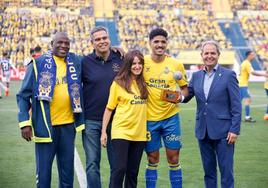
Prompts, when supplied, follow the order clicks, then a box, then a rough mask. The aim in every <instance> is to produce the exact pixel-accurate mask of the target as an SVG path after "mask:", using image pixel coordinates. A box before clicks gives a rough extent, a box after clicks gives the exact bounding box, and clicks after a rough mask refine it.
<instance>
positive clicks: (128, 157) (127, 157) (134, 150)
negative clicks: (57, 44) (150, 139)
mask: <svg viewBox="0 0 268 188" xmlns="http://www.w3.org/2000/svg"><path fill="white" fill-rule="evenodd" d="M112 147H113V154H114V169H113V171H112V177H111V182H110V185H111V188H122V187H123V181H124V178H125V182H124V187H125V188H136V187H137V178H138V173H139V167H140V162H141V158H142V154H143V150H144V147H145V142H142V141H129V140H124V139H113V140H112Z"/></svg>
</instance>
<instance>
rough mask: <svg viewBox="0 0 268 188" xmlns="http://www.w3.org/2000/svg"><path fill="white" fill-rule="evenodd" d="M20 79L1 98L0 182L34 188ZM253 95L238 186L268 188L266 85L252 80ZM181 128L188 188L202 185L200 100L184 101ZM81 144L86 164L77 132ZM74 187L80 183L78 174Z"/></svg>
mask: <svg viewBox="0 0 268 188" xmlns="http://www.w3.org/2000/svg"><path fill="white" fill-rule="evenodd" d="M19 87H20V82H11V91H10V93H11V95H10V96H9V97H3V98H2V99H0V127H1V131H0V151H1V154H0V186H1V187H4V188H17V187H27V188H31V187H35V159H34V144H33V143H32V142H30V143H27V142H26V141H24V140H23V139H22V138H21V137H20V131H19V128H18V123H17V106H16V99H15V94H16V93H17V91H18V89H19ZM250 91H251V94H252V96H253V104H252V116H253V117H254V118H255V119H257V122H256V123H255V124H249V123H242V125H241V135H240V136H239V138H238V141H237V144H236V148H235V149H236V151H235V166H234V175H235V187H236V188H252V187H254V188H266V187H268V146H267V145H268V122H267V121H266V122H265V121H264V120H263V115H264V111H265V105H266V104H267V98H266V94H265V92H264V89H263V83H250ZM181 109H182V110H181V113H180V116H181V127H182V140H183V148H182V150H181V154H180V159H181V164H182V169H183V185H184V187H185V188H201V187H204V186H203V169H202V164H201V160H200V155H199V149H198V145H197V141H196V139H195V137H194V123H195V100H192V101H191V103H189V104H183V105H181ZM76 138H77V140H76V147H77V149H78V153H79V155H80V158H81V160H82V162H83V166H84V167H85V156H84V151H83V147H82V143H81V134H77V137H76ZM160 161H161V162H160V165H159V179H158V183H157V187H159V188H161V187H163V188H167V187H170V186H169V177H168V165H167V162H166V157H165V154H164V148H162V149H161V159H160ZM145 166H146V156H145V154H144V156H143V160H142V162H141V166H140V173H139V180H138V187H145V181H144V171H145ZM101 177H102V184H103V187H108V183H109V165H108V162H107V158H106V151H105V150H104V149H103V152H102V162H101ZM57 179H58V177H57V169H56V165H55V164H54V167H53V177H52V187H57ZM74 186H75V187H79V184H78V182H77V178H76V177H75V184H74Z"/></svg>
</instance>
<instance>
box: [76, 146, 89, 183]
mask: <svg viewBox="0 0 268 188" xmlns="http://www.w3.org/2000/svg"><path fill="white" fill-rule="evenodd" d="M74 149H75V150H74V168H75V173H76V176H77V179H78V183H79V186H80V188H86V187H87V179H86V172H85V170H84V168H83V165H82V162H81V159H80V157H79V154H78V152H77V149H76V147H75V148H74Z"/></svg>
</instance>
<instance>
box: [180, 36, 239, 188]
mask: <svg viewBox="0 0 268 188" xmlns="http://www.w3.org/2000/svg"><path fill="white" fill-rule="evenodd" d="M201 56H202V59H203V62H204V65H205V66H204V70H200V71H198V72H195V73H193V76H192V78H191V81H190V83H189V95H188V96H186V97H185V99H184V100H183V102H184V103H186V102H188V101H189V100H191V98H192V97H194V96H195V98H196V102H197V110H196V128H195V135H196V138H197V139H198V143H199V148H200V153H201V158H202V163H203V168H204V172H205V176H204V181H205V186H206V188H216V187H217V162H218V165H219V169H220V173H221V187H222V188H232V187H234V176H233V156H234V144H235V141H236V139H237V136H238V134H239V132H240V123H241V102H240V93H239V87H238V81H237V79H236V74H235V73H234V72H233V71H231V70H229V69H226V68H224V67H222V66H221V65H219V64H218V59H219V56H220V51H219V46H218V44H217V43H216V42H215V41H206V42H204V43H203V44H202V47H201Z"/></svg>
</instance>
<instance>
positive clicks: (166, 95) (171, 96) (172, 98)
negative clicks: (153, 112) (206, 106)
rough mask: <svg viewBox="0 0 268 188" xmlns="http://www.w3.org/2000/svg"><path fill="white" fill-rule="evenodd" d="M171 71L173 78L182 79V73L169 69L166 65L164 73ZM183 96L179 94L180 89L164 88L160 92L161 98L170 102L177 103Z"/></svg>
mask: <svg viewBox="0 0 268 188" xmlns="http://www.w3.org/2000/svg"><path fill="white" fill-rule="evenodd" d="M170 72H171V73H173V77H174V79H175V80H181V79H183V76H182V73H181V72H180V71H176V72H173V71H170V70H169V68H168V67H165V70H164V73H165V74H168V73H170ZM182 98H183V96H182V95H181V92H180V91H171V90H168V89H167V90H166V89H163V90H162V92H161V100H163V101H167V102H172V103H179V102H181V101H182Z"/></svg>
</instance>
